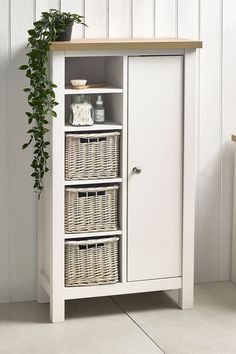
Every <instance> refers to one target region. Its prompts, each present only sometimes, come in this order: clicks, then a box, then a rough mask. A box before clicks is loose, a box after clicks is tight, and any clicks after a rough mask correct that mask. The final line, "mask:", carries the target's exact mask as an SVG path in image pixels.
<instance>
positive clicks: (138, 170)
mask: <svg viewBox="0 0 236 354" xmlns="http://www.w3.org/2000/svg"><path fill="white" fill-rule="evenodd" d="M141 171H142V170H141V168H139V167H134V168H133V173H135V174H136V175H139V174H140V173H141Z"/></svg>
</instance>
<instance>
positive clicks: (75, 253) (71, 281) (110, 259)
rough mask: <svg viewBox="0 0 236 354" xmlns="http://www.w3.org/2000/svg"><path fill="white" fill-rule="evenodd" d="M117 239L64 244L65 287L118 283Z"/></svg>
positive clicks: (67, 242)
mask: <svg viewBox="0 0 236 354" xmlns="http://www.w3.org/2000/svg"><path fill="white" fill-rule="evenodd" d="M118 280H119V279H118V237H110V238H106V239H95V240H91V239H90V240H84V241H66V242H65V285H66V286H82V285H99V284H110V283H117V282H118Z"/></svg>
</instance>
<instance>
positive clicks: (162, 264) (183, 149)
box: [37, 38, 201, 322]
mask: <svg viewBox="0 0 236 354" xmlns="http://www.w3.org/2000/svg"><path fill="white" fill-rule="evenodd" d="M200 47H201V42H199V41H191V40H181V39H158V38H157V39H142V40H135V39H127V40H99V41H93V40H80V41H76V42H65V43H60V42H57V43H56V42H55V43H53V44H52V47H51V53H50V54H51V71H50V72H51V78H52V80H53V82H54V83H55V84H56V85H57V88H56V90H55V91H56V92H55V93H56V99H57V101H58V102H59V105H58V106H57V115H58V117H57V118H56V119H52V125H51V129H50V131H51V145H50V154H51V161H50V165H49V168H50V172H49V173H48V174H47V176H46V178H45V191H44V195H43V198H42V200H41V201H40V204H39V213H38V225H39V227H38V241H37V249H38V252H37V257H38V263H37V264H38V287H37V296H38V301H39V302H47V301H49V300H50V312H51V320H52V322H60V321H63V320H64V316H65V309H64V304H65V300H69V299H80V298H86V297H87V298H88V297H96V296H112V295H119V294H129V293H138V292H147V291H158V290H168V289H176V290H178V291H179V305H180V307H181V308H190V307H192V306H193V255H194V193H195V142H196V140H195V124H196V122H195V75H196V71H195V59H196V48H200ZM73 78H76V79H77V78H88V79H89V81H90V82H93V83H103V82H104V83H106V84H107V85H106V87H96V88H89V89H85V90H83V91H82V90H81V91H80V92H78V91H77V90H74V89H72V88H71V87H70V86H69V84H70V80H71V79H73ZM78 93H80V94H82V93H83V94H85V95H87V94H89V95H91V100H92V102H94V101H95V100H96V96H97V95H98V94H102V95H103V101H104V105H105V109H106V122H105V124H103V125H93V126H90V127H75V126H71V125H70V124H69V120H68V117H69V105H70V102H71V97H72V95H75V94H78ZM114 131H118V132H119V136H120V146H119V173H118V174H117V176H116V177H114V176H112V177H109V178H101V177H100V178H90V179H79V178H78V179H76V178H73V180H70V179H66V177H65V148H66V146H65V140H66V139H65V138H66V134H73V133H76V134H77V136H81V134H82V133H86V134H92V133H95V134H99V132H100V133H104V132H105V133H108V132H114ZM81 139H83V138H81ZM86 139H87V137H86ZM86 139H85V140H86ZM86 141H87V140H86ZM101 141H102V140H101ZM82 143H84V140H83V141H82ZM75 158H76V157H75ZM85 172H86V171H85ZM105 186H117V187H118V188H117V187H116V188H117V189H116V190H117V191H119V192H118V215H117V218H118V223H117V227H116V226H114V225H113V227H112V228H111V229H110V231H109V224H107V223H106V227H105V228H104V229H103V228H102V226H101V225H100V226H99V227H98V228H97V227H96V225H95V228H94V226H93V230H89V228H88V229H86V227H85V231H83V232H77V233H75V232H71V233H67V232H68V230H65V222H64V220H65V208H67V205H68V204H65V193H66V191H67V188H70V189H71V188H72V189H73V188H76V190H77V191H79V192H78V193H80V194H79V195H78V196H77V199H76V200H78V198H80V197H81V198H84V197H85V196H87V197H88V198H89V197H91V195H94V194H92V193H95V194H96V192H91V189H89V188H97V187H99V188H100V189H99V193H100V198H98V199H99V200H100V201H99V203H100V204H99V208H101V207H102V203H103V201H102V200H103V197H102V196H101V189H102V188H103V187H105ZM101 187H102V188H101ZM83 188H84V189H83ZM83 191H86V192H85V193H84V192H83ZM73 193H74V192H73ZM86 193H87V194H86ZM87 197H86V198H87ZM108 198H109V197H108ZM81 200H82V199H81ZM67 202H68V201H67ZM113 202H114V201H112V203H113ZM76 203H77V201H76ZM86 203H87V201H86V202H85V203H84V201H82V202H81V203H80V201H78V205H79V206H78V205H77V206H76V207H77V208H86V207H87V204H86ZM105 204H106V205H109V200H106V202H104V205H105ZM94 205H95V204H93V206H92V208H94ZM112 205H113V206H112V207H114V204H112ZM92 208H91V209H90V211H89V215H90V217H93V213H91V210H94V209H92ZM74 210H75V209H73V208H72V209H70V215H73V218H74V217H75V219H76V220H77V221H76V222H80V220H78V217H77V216H78V215H74V213H73V211H74ZM81 211H83V210H81V209H78V212H79V215H82V216H81V217H83V214H86V213H83V212H81ZM87 214H88V213H87ZM94 214H95V213H94ZM100 219H101V220H102V222H104V220H105V219H104V220H103V218H102V217H100ZM72 221H73V220H72ZM93 222H94V220H93ZM93 224H94V223H93ZM115 225H116V224H115ZM72 230H73V228H72ZM76 230H78V229H76ZM83 230H84V229H83ZM95 230H96V231H95ZM98 230H99V231H98ZM110 237H115V238H116V240H118V245H119V247H118V281H117V273H116V272H115V274H116V277H115V279H116V280H115V282H114V283H109V284H108V283H107V284H104V283H102V282H101V284H100V285H98V284H97V283H93V284H92V285H88V284H87V283H86V284H87V285H86V284H85V285H82V286H68V283H67V282H66V281H65V274H66V272H65V267H66V262H67V259H65V244H67V243H66V242H67V241H68V240H73V242H75V243H76V242H77V241H78V240H79V241H81V240H85V239H86V240H87V239H89V240H90V246H89V247H93V246H92V244H93V241H94V240H96V239H98V238H99V240H101V238H106V239H107V238H110ZM99 242H100V246H99V247H103V246H102V242H101V241H99ZM106 242H107V241H106ZM73 244H74V243H73ZM80 244H81V243H80ZM82 244H83V242H82ZM100 254H102V252H100ZM72 258H73V257H72ZM104 264H105V263H104ZM87 265H88V264H87ZM93 267H94V264H93ZM102 268H103V267H101V269H102ZM67 269H68V268H67ZM80 273H81V272H80ZM77 284H82V283H81V282H78V283H77ZM83 284H84V283H83Z"/></svg>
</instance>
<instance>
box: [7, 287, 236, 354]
mask: <svg viewBox="0 0 236 354" xmlns="http://www.w3.org/2000/svg"><path fill="white" fill-rule="evenodd" d="M175 295H176V294H175V292H168V294H166V293H161V292H160V293H149V294H137V295H126V296H117V297H113V298H98V299H87V300H79V301H78V300H77V301H70V302H68V303H67V306H66V314H67V319H66V321H65V322H64V323H59V324H54V325H53V324H51V323H49V317H48V312H49V309H48V305H47V304H46V305H42V304H37V303H36V302H25V303H15V304H2V305H0V353H1V354H8V353H10V354H20V353H22V354H36V353H38V354H39V353H40V354H57V353H58V354H62V353H63V354H71V353H73V354H152V353H163V352H164V353H171V354H236V286H235V285H233V284H231V283H211V284H204V285H200V286H197V287H196V290H195V308H194V309H192V310H186V311H181V310H179V309H178V308H177V306H176V304H175V302H174V301H173V299H174V297H175Z"/></svg>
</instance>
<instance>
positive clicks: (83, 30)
mask: <svg viewBox="0 0 236 354" xmlns="http://www.w3.org/2000/svg"><path fill="white" fill-rule="evenodd" d="M82 12H83V13H82V15H83V16H84V22H85V23H86V19H85V0H83V2H82ZM82 37H83V38H85V26H83V29H82Z"/></svg>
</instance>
